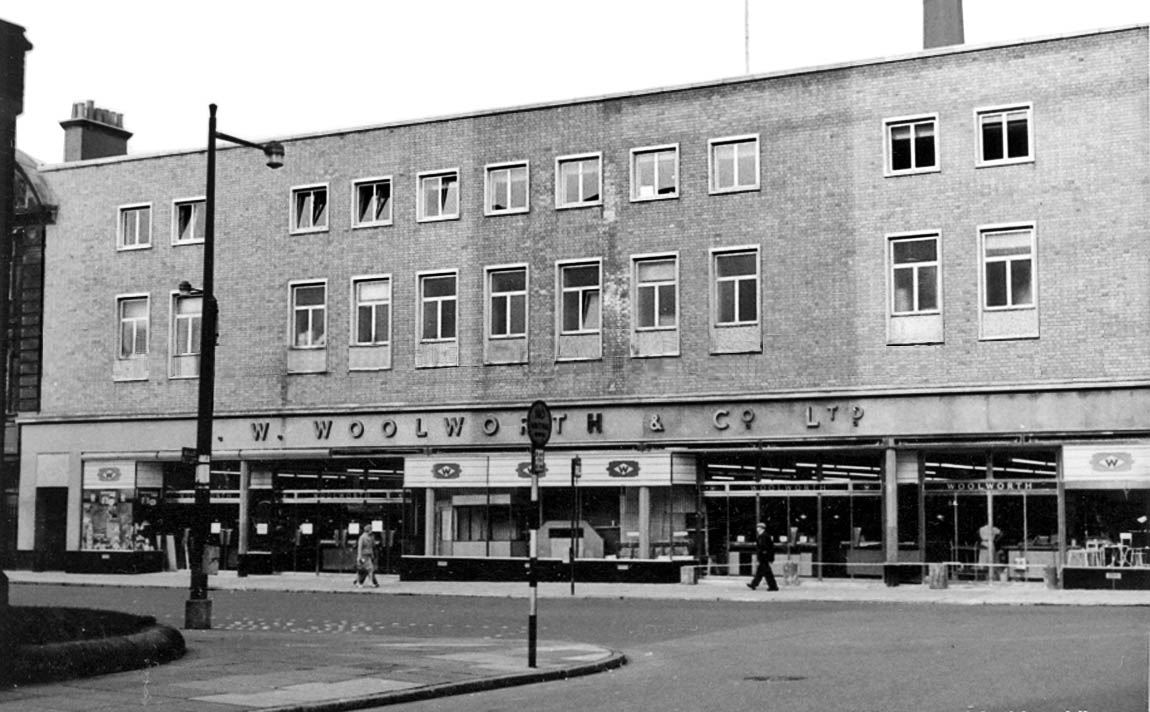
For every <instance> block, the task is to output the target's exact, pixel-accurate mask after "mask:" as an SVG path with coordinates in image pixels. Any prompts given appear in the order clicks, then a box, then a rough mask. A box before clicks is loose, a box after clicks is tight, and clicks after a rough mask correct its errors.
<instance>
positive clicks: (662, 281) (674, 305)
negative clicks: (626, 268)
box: [635, 257, 679, 330]
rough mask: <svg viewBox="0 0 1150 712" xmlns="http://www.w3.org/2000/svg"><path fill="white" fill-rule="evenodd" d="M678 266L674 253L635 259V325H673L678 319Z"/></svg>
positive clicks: (659, 327) (673, 326) (649, 326)
mask: <svg viewBox="0 0 1150 712" xmlns="http://www.w3.org/2000/svg"><path fill="white" fill-rule="evenodd" d="M678 291H679V283H678V267H677V265H676V259H675V258H674V257H652V258H643V259H636V260H635V327H636V328H637V329H640V330H642V329H674V328H675V327H676V326H677V325H678V321H679V309H678Z"/></svg>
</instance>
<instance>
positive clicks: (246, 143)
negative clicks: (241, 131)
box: [216, 131, 267, 151]
mask: <svg viewBox="0 0 1150 712" xmlns="http://www.w3.org/2000/svg"><path fill="white" fill-rule="evenodd" d="M216 138H218V139H223V140H224V141H229V142H231V143H235V144H239V145H240V146H247V147H248V148H258V149H259V150H261V151H264V150H266V148H267V147H266V145H265V144H262V143H252V142H251V141H246V140H244V139H242V138H239V137H237V136H232V135H231V134H226V133H224V132H223V131H217V132H216Z"/></svg>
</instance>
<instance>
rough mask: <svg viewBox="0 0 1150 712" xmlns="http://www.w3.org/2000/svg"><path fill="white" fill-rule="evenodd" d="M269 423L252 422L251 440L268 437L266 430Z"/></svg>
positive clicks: (269, 426)
mask: <svg viewBox="0 0 1150 712" xmlns="http://www.w3.org/2000/svg"><path fill="white" fill-rule="evenodd" d="M270 428H271V423H266V422H264V423H252V440H255V441H256V442H263V441H265V440H267V439H268V430H269V429H270Z"/></svg>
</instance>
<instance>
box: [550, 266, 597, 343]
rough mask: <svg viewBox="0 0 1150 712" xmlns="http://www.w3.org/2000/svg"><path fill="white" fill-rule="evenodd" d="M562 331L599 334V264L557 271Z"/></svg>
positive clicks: (564, 268) (568, 267)
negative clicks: (558, 275)
mask: <svg viewBox="0 0 1150 712" xmlns="http://www.w3.org/2000/svg"><path fill="white" fill-rule="evenodd" d="M559 269H560V285H561V296H560V299H561V301H562V303H561V305H560V309H561V313H562V320H563V321H562V328H561V332H562V333H564V334H577V333H597V332H598V331H599V318H600V315H599V311H600V306H599V295H600V286H599V264H598V263H595V264H574V265H563V266H561V267H560V268H559Z"/></svg>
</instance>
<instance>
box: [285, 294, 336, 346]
mask: <svg viewBox="0 0 1150 712" xmlns="http://www.w3.org/2000/svg"><path fill="white" fill-rule="evenodd" d="M291 309H292V341H291V344H292V346H294V347H295V348H298V349H307V348H322V347H323V346H324V344H325V343H326V341H327V285H326V284H323V283H311V284H294V285H292V287H291Z"/></svg>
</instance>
